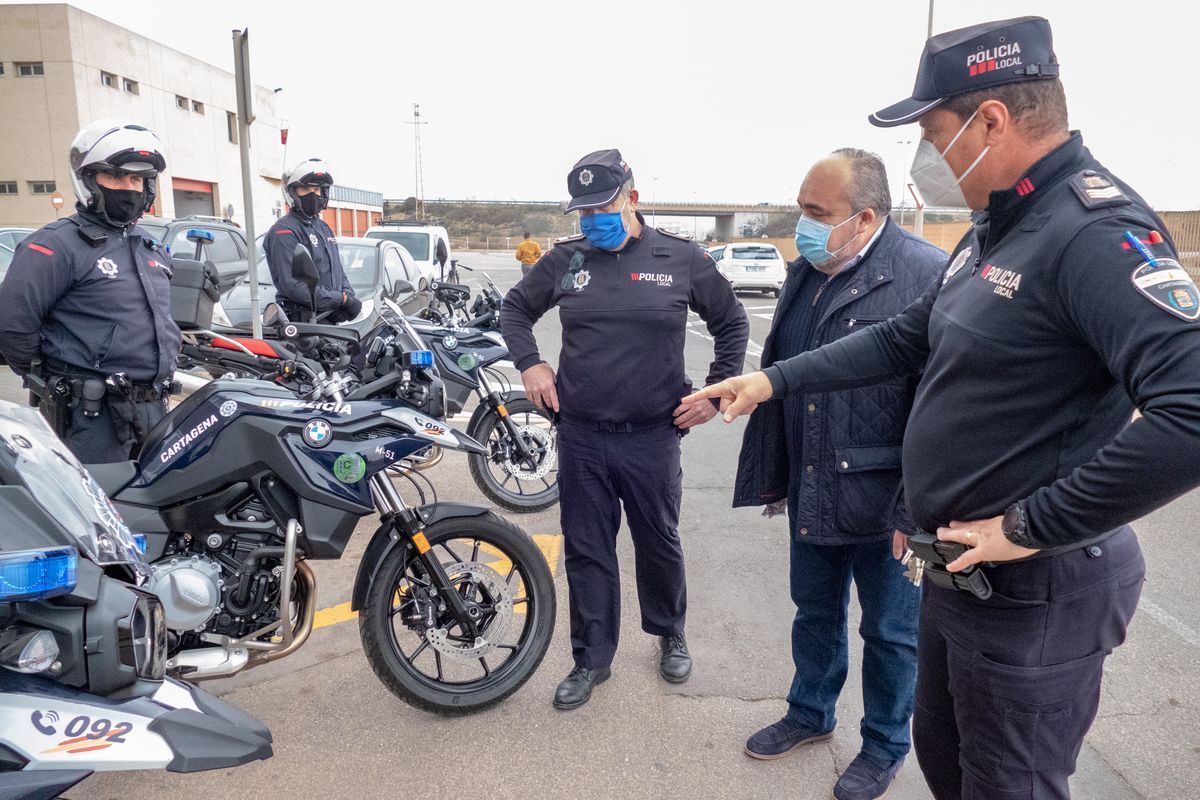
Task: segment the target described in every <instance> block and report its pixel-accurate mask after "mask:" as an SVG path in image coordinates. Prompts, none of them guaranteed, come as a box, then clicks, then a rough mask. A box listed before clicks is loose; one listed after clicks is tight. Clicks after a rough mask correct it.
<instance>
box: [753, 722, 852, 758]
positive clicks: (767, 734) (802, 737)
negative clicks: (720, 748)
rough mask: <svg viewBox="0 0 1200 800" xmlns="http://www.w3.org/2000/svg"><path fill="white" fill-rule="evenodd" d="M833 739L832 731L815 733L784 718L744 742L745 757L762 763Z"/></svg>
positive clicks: (815, 731)
mask: <svg viewBox="0 0 1200 800" xmlns="http://www.w3.org/2000/svg"><path fill="white" fill-rule="evenodd" d="M832 738H833V731H824V732H822V731H817V730H813V729H812V728H808V727H805V726H804V725H801V724H800V723H798V722H793V721H792V720H790V719H788V718H787V717H784V718H783V719H781V720H779V722H776V723H775V724H773V725H768V726H767V727H765V728H763V729H762V730H761V731H759V732H758V733H756V734H754V735H753V736H751V737H750V738H749V739H747V740H746V755H748V756H750V757H751V758H757V759H760V760H762V761H774V760H775V759H777V758H783V757H784V756H786V755H788V754H789V753H791V752H792V751H793V750H795V749H796V748H797V747H802V746H804V745H806V744H816V743H817V742H827V741H829V740H830V739H832Z"/></svg>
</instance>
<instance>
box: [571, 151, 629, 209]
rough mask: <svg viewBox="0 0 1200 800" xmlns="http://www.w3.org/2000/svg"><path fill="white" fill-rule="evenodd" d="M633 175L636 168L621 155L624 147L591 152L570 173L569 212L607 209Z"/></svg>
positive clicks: (577, 162)
mask: <svg viewBox="0 0 1200 800" xmlns="http://www.w3.org/2000/svg"><path fill="white" fill-rule="evenodd" d="M632 178H633V170H631V169H630V168H629V165H628V164H626V163H625V160H624V159H622V158H621V151H620V150H597V151H596V152H594V153H588V154H587V155H586V156H584V157H583V158H581V159H579V160H578V161H576V162H575V166H573V167H571V171H570V173H568V174H567V191H568V192H570V194H571V202H570V203H568V204H567V211H568V212H570V211H575V210H576V209H579V208H603V207H604V206H606V205H608V204H609V203H611V202H612V201H613V200H615V199H617V195H619V194H620V193H621V187H622V186H624V185H625V182H626V181H628V180H630V179H632Z"/></svg>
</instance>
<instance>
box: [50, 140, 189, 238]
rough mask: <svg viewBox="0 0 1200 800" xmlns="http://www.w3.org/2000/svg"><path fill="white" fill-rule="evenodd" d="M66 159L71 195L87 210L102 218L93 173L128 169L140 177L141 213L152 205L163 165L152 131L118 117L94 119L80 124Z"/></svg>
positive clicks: (165, 163)
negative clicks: (143, 201)
mask: <svg viewBox="0 0 1200 800" xmlns="http://www.w3.org/2000/svg"><path fill="white" fill-rule="evenodd" d="M70 158H71V186H72V188H73V189H74V190H75V197H77V198H78V199H79V202H80V204H82V205H83V207H84V208H86V209H87V210H88V211H92V212H94V213H97V214H101V215H103V216H104V217H105V218H106V219H108V214H107V213H106V212H105V209H104V195H103V193H102V192H100V191H99V187H98V186H97V185H96V173H97V172H110V173H120V172H128V173H131V174H134V175H140V176H142V181H143V190H142V191H143V194H144V195H145V198H146V201H145V203H144V205H143V208H142V213H145V212H146V211H149V210H150V207H151V206H153V205H154V198H155V196H156V195H157V191H158V186H157V183H158V181H157V178H158V173H160V172H162V171H163V170H164V169H166V168H167V160H166V159H165V158H164V157H163V154H162V143H161V142H160V141H159V140H158V137H157V136H155V135H154V132H153V131H151V130H150V129H149V128H144V127H142V126H141V125H137V124H135V123H132V122H125V121H122V120H111V119H105V120H97V121H96V122H92V123H90V124H88V125H85V126H83V128H82V129H81V130H80V131H79V133H78V134H76V135H75V141H73V142H71V157H70ZM110 221H111V220H110ZM114 224H116V223H114Z"/></svg>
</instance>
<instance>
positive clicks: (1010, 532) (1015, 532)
mask: <svg viewBox="0 0 1200 800" xmlns="http://www.w3.org/2000/svg"><path fill="white" fill-rule="evenodd" d="M1000 530H1001V531H1003V532H1004V538H1006V539H1008V540H1009V541H1010V542H1012V543H1013V544H1015V545H1019V546H1021V547H1030V548H1035V547H1036V545H1035V544H1034V542H1033V539H1031V538H1030V537H1029V522H1028V520H1027V519H1026V518H1025V508H1024V506H1022V505H1021V504H1020V503H1013V504H1012V505H1011V506H1009V507H1008V508H1007V509H1005V511H1004V519H1003V520H1002V521H1001V522H1000Z"/></svg>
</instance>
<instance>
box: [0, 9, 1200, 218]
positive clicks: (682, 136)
mask: <svg viewBox="0 0 1200 800" xmlns="http://www.w3.org/2000/svg"><path fill="white" fill-rule="evenodd" d="M0 2H7V0H0ZM73 5H76V6H78V7H80V8H82V9H84V10H86V11H89V12H91V13H93V14H96V15H98V16H101V17H104V18H106V19H109V20H111V21H113V22H115V23H117V24H119V25H122V26H124V27H127V28H130V29H132V30H134V31H136V32H137V33H140V34H142V35H144V36H148V37H151V38H155V39H158V40H159V41H161V42H163V43H164V44H166V45H169V46H171V47H174V48H176V49H178V50H182V51H184V52H186V53H188V54H190V55H194V56H196V57H199V58H202V59H204V60H206V61H210V62H212V63H214V64H217V65H218V66H222V67H224V68H227V69H230V70H232V69H233V56H232V45H231V42H230V31H231V30H232V29H233V28H242V27H246V26H249V28H250V32H251V48H252V54H251V58H252V77H253V78H254V80H255V82H256V83H259V84H261V85H264V86H268V87H271V88H274V87H276V86H282V87H283V88H284V92H283V100H282V110H283V112H284V115H285V116H286V117H287V119H288V122H289V127H290V129H291V133H290V137H289V142H288V161H289V162H292V161H295V160H298V159H299V158H300V157H301V156H302V155H303V156H305V157H307V156H308V155H319V156H321V157H323V158H325V159H326V160H327V161H328V162H329V163H330V165H331V167H332V168H333V171H334V175H335V177H336V179H337V181H338V182H339V183H344V184H347V185H352V186H357V187H360V188H364V189H371V190H375V191H380V192H383V194H384V195H385V196H386V197H404V196H408V195H411V194H412V193H413V128H412V126H411V125H406V124H404V123H405V122H406V121H408V120H410V119H411V115H412V104H413V103H414V102H418V103H420V104H421V111H422V114H423V116H424V118H425V119H426V120H427V121H428V123H429V124H428V125H426V126H423V128H422V133H421V135H422V140H423V149H424V166H425V196H426V197H427V198H437V197H445V198H480V199H510V198H516V199H545V200H558V199H561V198H563V197H565V195H566V180H565V176H566V172H567V170H568V169H569V168H570V166H571V164H572V163H573V162H574V161H575V160H576V159H577V158H578V157H579V156H581V155H583V154H584V153H587V152H589V151H591V150H595V149H599V148H603V147H618V148H620V150H621V152H622V153H623V154H624V155H625V158H626V160H627V161H628V162H629V164H630V165H631V166H632V167H633V169H634V172H635V176H636V178H637V182H638V187H639V189H641V191H642V195H643V199H644V200H650V199H651V198H652V196H654V197H657V199H659V200H675V201H690V200H693V199H698V200H712V201H718V200H719V201H727V202H748V203H757V202H763V201H770V202H792V201H793V200H794V198H795V195H796V190H797V188H798V187H799V184H800V181H801V179H802V178H803V175H804V173H805V171H806V170H807V167H808V166H809V165H810V164H811V163H812V162H813V161H814V160H816V159H817V158H819V157H820V156H821V155H822V154H824V153H826V152H828V151H829V150H832V149H834V148H837V147H842V146H858V147H865V148H867V149H870V150H873V151H875V152H877V153H879V154H880V155H881V156H883V158H884V160H885V162H886V163H887V165H888V170H889V173H890V174H891V176H892V182H893V191H895V190H896V187H897V186H898V185H899V183H900V181H901V175H902V174H904V173H906V172H907V168H908V165H909V164H910V163H911V160H912V155H913V152H914V150H915V147H916V144H915V140H916V138H917V136H918V132H919V131H918V128H917V126H916V125H911V126H907V127H903V128H890V129H879V128H873V127H872V126H870V125H869V124H868V123H867V121H866V116H867V114H868V113H870V112H871V111H874V110H876V109H878V108H881V107H883V106H885V105H888V104H890V103H892V102H894V101H896V100H900V99H902V98H904V97H907V96H909V94H910V93H911V90H912V84H913V78H914V77H915V75H916V66H917V58H918V56H919V54H920V51H921V47H922V45H923V43H924V40H925V33H926V24H927V14H928V8H929V6H928V2H927V0H858V1H857V2H825V3H813V2H780V1H779V0H774V1H773V2H759V1H758V0H734V1H733V2H724V3H709V2H657V0H642V1H641V2H626V1H625V0H603V2H591V3H582V2H575V3H570V2H562V1H561V0H558V1H554V2H540V1H539V2H531V1H530V2H526V1H523V0H515V1H514V2H494V1H491V2H485V1H483V0H441V2H436V1H435V2H411V1H409V2H366V1H365V0H359V2H349V3H347V2H343V3H330V2H328V0H323V1H322V2H306V1H301V0H296V1H293V2H287V3H283V2H276V1H275V0H272V1H271V2H266V1H265V0H256V1H255V2H249V1H248V0H204V2H202V3H196V2H178V0H157V2H144V1H143V0H119V2H118V1H116V0H74V2H73ZM1196 9H1197V6H1195V5H1194V4H1192V3H1188V2H1180V1H1179V0H1140V1H1139V2H1129V0H1123V1H1122V2H1115V1H1114V0H1100V1H1099V2H1087V1H1085V0H1037V1H1036V2H1035V1H1033V0H1014V1H1013V2H1005V1H1003V0H990V1H989V2H984V1H983V0H937V3H936V6H935V9H934V32H935V33H937V32H941V31H945V30H951V29H954V28H959V27H963V26H965V25H970V24H973V23H976V22H981V21H985V20H989V19H997V18H1006V17H1015V16H1020V15H1024V14H1040V15H1042V16H1045V17H1047V18H1048V19H1049V20H1050V22H1051V24H1052V26H1053V28H1054V36H1055V50H1056V52H1057V54H1058V57H1059V60H1060V62H1061V63H1062V79H1063V83H1064V84H1065V86H1066V91H1067V100H1068V104H1069V107H1070V112H1071V126H1072V127H1073V128H1078V129H1081V130H1082V131H1083V134H1084V140H1085V142H1086V143H1087V144H1088V146H1089V147H1090V148H1091V150H1092V152H1093V153H1094V154H1095V155H1096V156H1097V157H1098V158H1099V159H1100V160H1101V161H1102V162H1103V163H1104V164H1105V165H1107V166H1108V167H1109V168H1110V169H1112V170H1113V171H1114V172H1115V173H1116V174H1118V175H1120V176H1121V177H1122V178H1124V179H1125V180H1126V181H1128V182H1129V183H1130V184H1132V185H1133V186H1134V187H1135V188H1136V189H1138V190H1139V191H1140V192H1141V193H1142V194H1143V195H1144V196H1145V197H1146V198H1147V199H1148V200H1149V201H1150V203H1151V204H1152V205H1154V206H1155V207H1156V208H1159V209H1185V208H1186V209H1192V208H1198V207H1200V189H1198V188H1197V186H1198V183H1200V155H1197V145H1196V141H1197V138H1198V136H1200V102H1197V99H1196V98H1197V91H1196V88H1195V80H1196V69H1195V64H1196V47H1197V45H1196V36H1197V33H1198V31H1200V25H1198V24H1197V23H1198V18H1200V12H1198V11H1197V10H1196ZM654 178H657V180H653V179H654Z"/></svg>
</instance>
